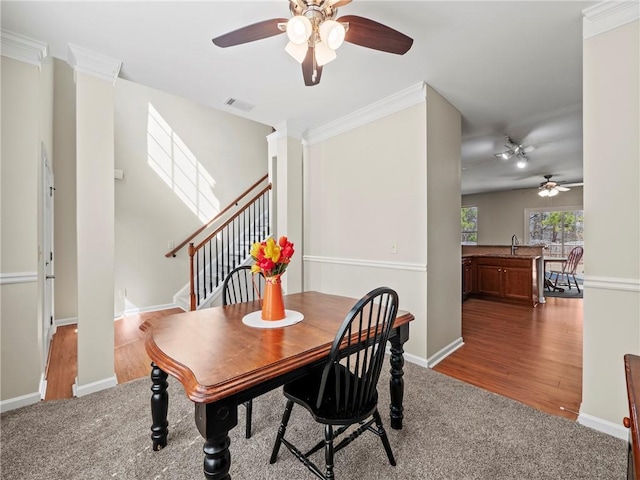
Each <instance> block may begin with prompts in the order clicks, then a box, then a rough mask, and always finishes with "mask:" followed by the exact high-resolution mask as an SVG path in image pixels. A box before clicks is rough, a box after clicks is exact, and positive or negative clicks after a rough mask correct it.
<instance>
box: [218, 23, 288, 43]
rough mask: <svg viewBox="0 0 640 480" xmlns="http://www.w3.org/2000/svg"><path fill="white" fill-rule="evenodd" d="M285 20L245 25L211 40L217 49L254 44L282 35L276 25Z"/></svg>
mask: <svg viewBox="0 0 640 480" xmlns="http://www.w3.org/2000/svg"><path fill="white" fill-rule="evenodd" d="M286 22H287V19H286V18H272V19H269V20H263V21H262V22H258V23H254V24H252V25H247V26H246V27H242V28H239V29H237V30H233V31H232V32H229V33H225V34H224V35H220V36H219V37H216V38H214V39H213V43H214V44H216V45H217V46H218V47H223V48H225V47H233V46H235V45H241V44H243V43H249V42H255V41H256V40H262V39H263V38H268V37H273V36H274V35H279V34H281V33H283V31H282V30H280V29H279V28H278V23H286Z"/></svg>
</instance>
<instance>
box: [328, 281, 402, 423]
mask: <svg viewBox="0 0 640 480" xmlns="http://www.w3.org/2000/svg"><path fill="white" fill-rule="evenodd" d="M397 312H398V294H397V293H396V292H395V291H394V290H392V289H390V288H387V287H380V288H376V289H375V290H372V291H371V292H369V293H368V294H367V295H365V296H364V297H363V298H362V299H361V300H360V301H358V303H356V304H355V305H354V307H353V308H352V309H351V311H350V312H349V313H348V314H347V316H346V317H345V320H344V321H343V323H342V325H341V326H340V329H339V330H338V333H337V334H336V337H335V340H334V342H333V345H332V347H331V352H330V354H329V359H328V361H327V364H326V365H325V367H324V371H323V374H322V380H321V384H320V390H319V393H318V399H317V407H318V408H320V405H321V404H322V403H323V401H325V400H326V399H324V394H325V389H327V391H331V390H332V389H331V388H327V383H328V382H330V381H332V382H335V390H334V391H335V399H333V400H332V401H335V407H336V409H337V410H338V411H340V412H345V413H346V414H349V413H352V414H353V415H356V416H357V415H358V412H361V411H363V410H366V409H368V408H370V407H371V405H372V404H375V402H377V390H376V386H377V383H378V378H379V377H380V371H381V369H382V364H383V361H384V354H385V346H386V343H387V339H388V338H389V332H390V330H391V327H392V325H393V322H394V321H395V318H396V314H397Z"/></svg>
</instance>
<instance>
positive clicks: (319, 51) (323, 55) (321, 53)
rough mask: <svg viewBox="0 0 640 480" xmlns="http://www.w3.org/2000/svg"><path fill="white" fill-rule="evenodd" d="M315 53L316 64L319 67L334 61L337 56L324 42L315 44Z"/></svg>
mask: <svg viewBox="0 0 640 480" xmlns="http://www.w3.org/2000/svg"><path fill="white" fill-rule="evenodd" d="M315 53H316V63H317V64H318V66H320V67H322V66H323V65H326V64H327V63H329V62H331V61H333V60H335V59H336V57H337V56H338V55H337V54H336V51H335V50H332V49H330V48H329V47H327V44H326V43H324V42H318V43H316V47H315Z"/></svg>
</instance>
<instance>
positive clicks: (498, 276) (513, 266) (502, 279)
mask: <svg viewBox="0 0 640 480" xmlns="http://www.w3.org/2000/svg"><path fill="white" fill-rule="evenodd" d="M474 261H475V263H476V268H475V273H476V279H475V285H476V289H475V290H474V292H473V293H475V294H477V295H479V296H482V297H490V298H495V299H499V300H502V301H509V302H516V303H528V304H531V305H536V304H537V303H538V282H537V270H536V265H535V257H523V258H514V256H506V255H505V256H478V257H475V258H474Z"/></svg>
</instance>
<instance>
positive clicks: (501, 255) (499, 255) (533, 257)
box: [462, 253, 541, 260]
mask: <svg viewBox="0 0 640 480" xmlns="http://www.w3.org/2000/svg"><path fill="white" fill-rule="evenodd" d="M472 257H473V258H477V257H494V258H525V259H528V260H537V259H538V258H540V257H541V255H525V254H518V253H516V254H515V255H511V254H510V253H464V254H462V258H472Z"/></svg>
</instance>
